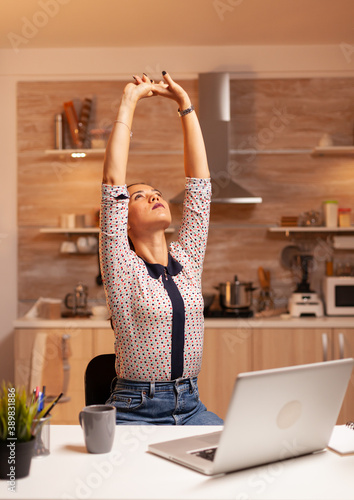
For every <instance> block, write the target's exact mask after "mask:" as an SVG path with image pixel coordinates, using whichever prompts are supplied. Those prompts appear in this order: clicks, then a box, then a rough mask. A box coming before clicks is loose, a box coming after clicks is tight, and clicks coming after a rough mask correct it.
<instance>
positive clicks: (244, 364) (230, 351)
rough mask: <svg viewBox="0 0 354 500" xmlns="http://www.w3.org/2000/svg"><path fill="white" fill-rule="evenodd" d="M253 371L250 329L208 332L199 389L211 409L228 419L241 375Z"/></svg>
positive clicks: (204, 401)
mask: <svg viewBox="0 0 354 500" xmlns="http://www.w3.org/2000/svg"><path fill="white" fill-rule="evenodd" d="M251 369H252V330H251V329H250V328H235V329H230V328H225V329H223V328H212V329H209V328H207V329H206V330H205V336H204V351H203V363H202V370H201V373H200V375H199V378H198V387H199V394H200V399H201V401H202V402H203V403H204V404H205V406H206V407H207V409H208V410H210V411H213V412H214V413H216V414H217V415H219V416H220V417H221V418H225V416H226V411H227V408H228V405H229V401H230V398H231V394H232V389H233V387H234V384H235V380H236V377H237V375H238V374H239V373H241V372H247V371H250V370H251Z"/></svg>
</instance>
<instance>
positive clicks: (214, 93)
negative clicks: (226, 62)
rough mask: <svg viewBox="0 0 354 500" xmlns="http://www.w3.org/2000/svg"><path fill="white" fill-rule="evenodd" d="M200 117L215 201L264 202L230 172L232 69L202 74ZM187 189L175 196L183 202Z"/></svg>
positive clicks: (173, 200) (200, 76)
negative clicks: (238, 181)
mask: <svg viewBox="0 0 354 500" xmlns="http://www.w3.org/2000/svg"><path fill="white" fill-rule="evenodd" d="M199 121H200V125H201V128H202V132H203V136H204V141H205V147H206V151H207V156H208V163H209V169H210V173H211V179H212V189H213V195H212V198H211V202H212V203H262V198H260V197H258V196H254V195H253V194H252V193H250V192H249V191H247V190H246V189H245V188H243V187H241V186H240V185H238V184H236V183H235V182H234V181H233V180H232V179H231V176H230V173H229V165H230V153H229V152H230V146H229V144H230V77H229V74H228V73H201V74H200V75H199ZM183 197H184V192H182V193H179V194H178V195H177V196H176V197H175V198H173V199H172V200H171V202H172V203H182V202H183Z"/></svg>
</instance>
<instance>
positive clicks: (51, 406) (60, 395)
mask: <svg viewBox="0 0 354 500" xmlns="http://www.w3.org/2000/svg"><path fill="white" fill-rule="evenodd" d="M62 395H63V393H62V392H61V393H60V394H59V396H58V397H57V398H56V399H55V400H54V401H53V403H52V404H51V405H50V407H49V408H48V410H47V411H46V412H45V414H44V415H43V417H42V418H45V417H47V416H48V415H49V413H50V412H51V411H52V409H53V408H54V406H55V405H56V404H57V402H58V401H59V399H60V398H61V397H62Z"/></svg>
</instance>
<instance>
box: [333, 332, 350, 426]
mask: <svg viewBox="0 0 354 500" xmlns="http://www.w3.org/2000/svg"><path fill="white" fill-rule="evenodd" d="M333 355H334V356H333V357H334V359H343V358H352V357H354V328H335V329H334V330H333ZM348 420H351V421H353V420H354V373H352V376H351V379H350V382H349V385H348V389H347V392H346V395H345V399H344V403H343V406H342V410H341V412H340V415H339V419H338V422H339V423H341V424H345V423H346V422H347V421H348Z"/></svg>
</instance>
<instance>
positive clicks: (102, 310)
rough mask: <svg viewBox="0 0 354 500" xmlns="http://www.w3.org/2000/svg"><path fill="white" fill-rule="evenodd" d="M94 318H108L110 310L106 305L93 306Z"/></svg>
mask: <svg viewBox="0 0 354 500" xmlns="http://www.w3.org/2000/svg"><path fill="white" fill-rule="evenodd" d="M91 311H92V317H93V319H108V318H109V312H108V309H107V307H106V306H93V307H92V308H91Z"/></svg>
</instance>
